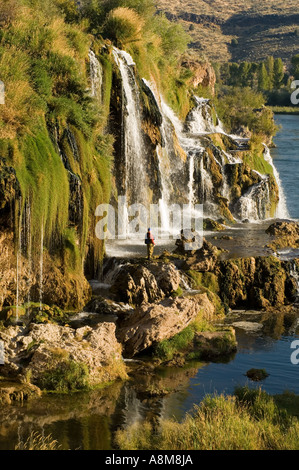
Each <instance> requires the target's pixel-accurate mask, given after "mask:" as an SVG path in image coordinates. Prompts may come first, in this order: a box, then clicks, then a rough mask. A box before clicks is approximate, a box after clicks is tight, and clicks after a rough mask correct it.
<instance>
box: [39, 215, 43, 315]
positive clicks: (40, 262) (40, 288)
mask: <svg viewBox="0 0 299 470" xmlns="http://www.w3.org/2000/svg"><path fill="white" fill-rule="evenodd" d="M43 271H44V224H43V221H42V223H41V234H40V258H39V309H40V310H42V303H43Z"/></svg>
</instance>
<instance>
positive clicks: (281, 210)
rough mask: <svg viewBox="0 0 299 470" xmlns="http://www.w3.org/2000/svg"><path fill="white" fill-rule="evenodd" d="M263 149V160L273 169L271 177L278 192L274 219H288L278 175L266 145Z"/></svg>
mask: <svg viewBox="0 0 299 470" xmlns="http://www.w3.org/2000/svg"><path fill="white" fill-rule="evenodd" d="M264 147H265V151H264V159H265V160H266V162H268V163H270V165H271V166H272V168H273V175H274V178H275V180H276V183H277V186H278V190H279V202H278V204H277V208H276V214H275V217H276V218H278V219H288V218H289V217H290V215H289V212H288V209H287V203H286V198H285V194H284V190H283V187H282V184H281V181H280V177H279V173H278V171H277V169H276V167H275V165H274V163H273V160H272V157H271V153H270V149H269V148H268V147H267V145H266V144H264Z"/></svg>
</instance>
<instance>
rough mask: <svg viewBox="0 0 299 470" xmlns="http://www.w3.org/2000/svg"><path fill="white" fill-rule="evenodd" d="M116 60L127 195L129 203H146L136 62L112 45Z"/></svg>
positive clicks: (144, 166) (125, 194) (144, 163)
mask: <svg viewBox="0 0 299 470" xmlns="http://www.w3.org/2000/svg"><path fill="white" fill-rule="evenodd" d="M113 55H114V59H115V62H116V64H117V66H118V68H119V71H120V74H121V78H122V93H123V97H122V103H123V116H122V119H123V124H122V126H123V136H124V142H123V145H124V158H125V168H126V174H125V187H124V188H123V190H124V194H123V195H124V196H126V199H127V202H128V203H129V204H135V203H141V204H144V205H146V202H147V194H146V190H145V189H146V187H147V181H146V159H145V154H146V149H145V146H144V142H143V136H142V125H141V116H140V103H139V90H138V86H137V83H136V79H135V74H134V68H133V67H134V61H133V59H132V57H131V56H130V55H129V54H128V53H126V52H125V51H120V50H119V49H116V48H113Z"/></svg>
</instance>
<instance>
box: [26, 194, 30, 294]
mask: <svg viewBox="0 0 299 470" xmlns="http://www.w3.org/2000/svg"><path fill="white" fill-rule="evenodd" d="M25 214H26V215H25V226H26V230H27V237H26V244H27V259H28V271H29V276H28V281H27V286H28V287H27V288H28V293H27V302H28V303H29V302H30V288H31V283H32V243H31V206H30V200H29V199H28V201H27V203H26V212H25Z"/></svg>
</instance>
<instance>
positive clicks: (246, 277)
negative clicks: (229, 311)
mask: <svg viewBox="0 0 299 470" xmlns="http://www.w3.org/2000/svg"><path fill="white" fill-rule="evenodd" d="M218 267H219V270H220V274H219V284H220V296H221V298H222V300H224V301H225V302H227V303H228V305H229V306H230V307H231V308H239V307H241V306H245V307H247V308H269V307H271V306H274V305H276V306H282V305H284V304H286V303H287V302H288V301H289V300H290V299H289V298H288V297H287V295H288V292H289V289H286V281H287V279H288V276H289V275H288V273H287V272H286V269H285V265H284V264H283V262H281V261H280V260H279V259H277V258H275V257H274V256H268V257H256V258H254V257H251V258H236V259H230V260H226V261H221V262H219V265H218Z"/></svg>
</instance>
